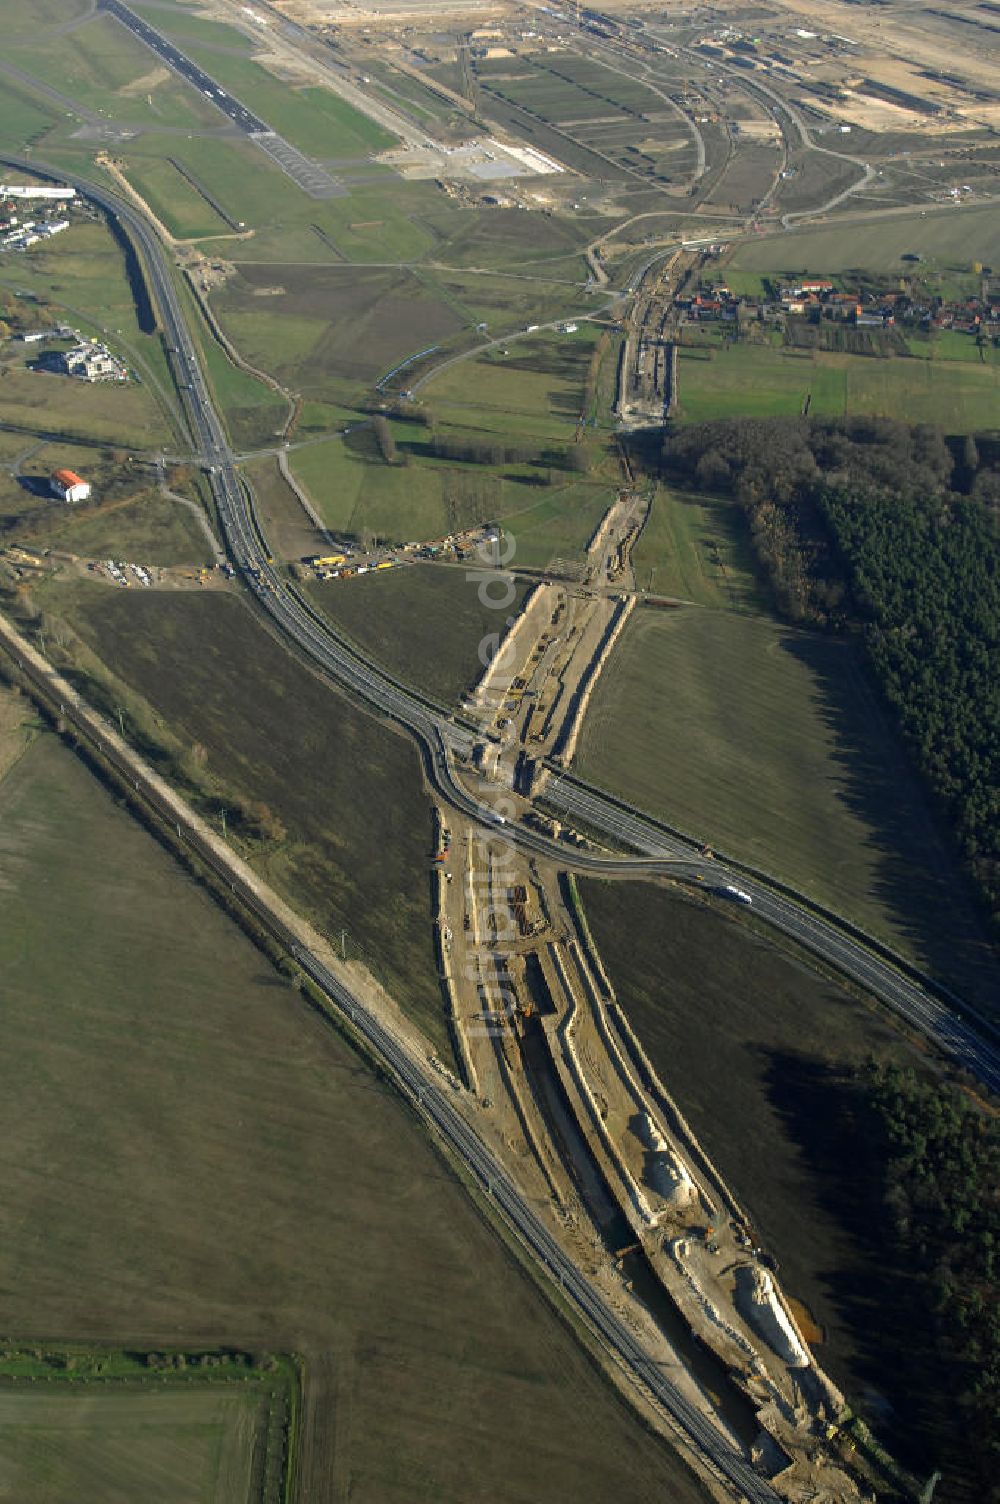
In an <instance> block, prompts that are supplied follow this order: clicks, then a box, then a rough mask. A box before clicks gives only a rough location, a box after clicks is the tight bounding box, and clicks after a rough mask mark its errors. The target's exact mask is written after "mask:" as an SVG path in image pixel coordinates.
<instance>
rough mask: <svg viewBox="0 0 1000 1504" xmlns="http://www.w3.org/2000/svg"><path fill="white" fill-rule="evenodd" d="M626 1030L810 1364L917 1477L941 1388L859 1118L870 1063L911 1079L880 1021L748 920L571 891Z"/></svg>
mask: <svg viewBox="0 0 1000 1504" xmlns="http://www.w3.org/2000/svg"><path fill="white" fill-rule="evenodd" d="M581 891H582V895H583V900H584V907H585V910H586V913H587V917H588V919H589V921H590V925H591V929H592V931H593V934H594V937H595V940H596V942H597V946H598V949H599V950H600V952H601V955H602V957H603V959H604V962H605V964H606V966H607V968H608V971H609V974H610V977H611V980H612V983H613V985H614V986H615V989H616V991H617V995H618V1000H619V1002H620V1003H621V1004H622V1006H623V1007H624V1009H625V1012H626V1013H627V1015H628V1017H629V1019H630V1021H631V1023H632V1024H633V1026H634V1027H635V1029H636V1031H637V1033H638V1034H639V1037H640V1038H641V1040H642V1042H643V1044H644V1046H645V1048H646V1050H647V1051H648V1053H649V1055H650V1058H651V1059H652V1061H653V1064H654V1066H655V1067H656V1068H657V1070H658V1071H659V1074H660V1076H661V1078H662V1079H663V1081H664V1082H665V1084H666V1086H667V1089H668V1090H669V1091H670V1092H672V1093H673V1095H674V1098H675V1100H676V1101H677V1103H678V1105H679V1107H680V1109H681V1111H682V1112H683V1113H684V1115H685V1116H686V1117H687V1119H688V1121H689V1123H690V1124H691V1126H692V1128H693V1130H694V1132H695V1133H696V1134H697V1136H698V1138H699V1140H700V1141H701V1143H702V1144H704V1146H705V1148H706V1149H707V1151H708V1153H709V1154H710V1155H711V1156H712V1158H713V1159H714V1161H715V1163H716V1164H717V1165H718V1166H719V1168H720V1170H721V1172H722V1174H723V1175H724V1176H725V1178H726V1179H727V1181H728V1182H729V1184H730V1186H731V1188H732V1190H733V1191H734V1193H735V1195H736V1196H737V1198H738V1199H739V1200H740V1201H741V1202H742V1204H743V1205H744V1206H745V1207H746V1208H747V1209H748V1211H749V1213H750V1216H751V1218H752V1219H753V1222H754V1224H755V1226H756V1229H757V1231H758V1234H759V1237H760V1239H761V1242H762V1243H763V1245H764V1247H765V1248H767V1249H768V1250H769V1251H770V1252H771V1253H773V1254H774V1255H775V1256H776V1258H777V1259H778V1261H779V1265H780V1270H781V1283H782V1288H783V1289H784V1291H785V1293H786V1294H787V1295H790V1296H792V1297H793V1298H795V1299H797V1300H799V1301H802V1302H803V1303H804V1304H805V1305H806V1307H807V1308H808V1310H809V1311H810V1313H811V1314H812V1316H813V1318H814V1319H815V1321H816V1322H817V1323H818V1324H819V1325H820V1326H821V1327H822V1328H823V1331H824V1336H825V1340H824V1341H823V1342H822V1343H821V1344H819V1345H818V1346H817V1348H816V1355H817V1358H818V1359H819V1361H820V1363H821V1364H823V1366H824V1367H826V1368H827V1369H828V1370H829V1371H830V1372H831V1373H832V1374H833V1376H834V1378H835V1379H836V1380H838V1381H839V1382H840V1383H842V1384H843V1385H844V1386H845V1387H846V1389H847V1394H848V1400H849V1403H850V1404H851V1405H852V1406H857V1407H858V1408H860V1409H861V1411H862V1413H866V1412H867V1413H868V1414H869V1416H871V1417H872V1418H873V1419H874V1420H875V1422H876V1430H877V1431H878V1432H879V1434H882V1433H883V1424H882V1422H883V1416H882V1414H881V1413H880V1411H881V1401H883V1400H885V1401H888V1402H890V1403H891V1404H892V1405H893V1406H894V1407H895V1416H894V1417H893V1419H894V1420H895V1422H896V1424H894V1425H892V1426H891V1428H890V1429H889V1431H888V1436H887V1439H888V1440H889V1441H890V1442H891V1443H892V1444H893V1445H894V1446H896V1445H899V1446H900V1447H901V1448H903V1449H905V1451H906V1453H907V1455H908V1459H909V1461H910V1462H911V1463H915V1464H916V1465H918V1466H919V1467H920V1468H921V1470H922V1471H923V1473H924V1474H925V1475H926V1473H927V1472H928V1471H929V1469H930V1467H931V1466H932V1465H933V1461H934V1450H935V1448H934V1442H933V1440H931V1439H929V1438H930V1437H931V1436H932V1435H933V1431H934V1428H935V1427H936V1425H937V1423H938V1421H939V1419H940V1416H941V1413H942V1411H943V1410H945V1409H946V1408H947V1407H942V1406H941V1405H940V1387H939V1377H938V1376H937V1375H936V1374H934V1373H933V1372H930V1371H929V1368H930V1364H929V1363H928V1362H926V1361H924V1359H923V1357H922V1353H921V1352H920V1350H919V1339H918V1340H917V1341H916V1342H915V1340H914V1326H913V1325H912V1324H911V1313H910V1310H909V1275H908V1271H907V1270H906V1269H905V1268H892V1267H889V1266H887V1264H886V1261H885V1251H884V1243H883V1242H882V1234H881V1228H882V1225H883V1223H882V1218H883V1217H884V1216H885V1212H884V1208H883V1206H882V1185H881V1182H880V1166H879V1163H878V1159H877V1157H876V1156H875V1155H874V1154H873V1145H874V1144H875V1143H877V1137H876V1135H875V1134H874V1133H873V1132H872V1131H871V1128H870V1125H869V1124H868V1122H867V1119H866V1118H864V1117H863V1116H861V1115H860V1113H859V1102H858V1091H857V1079H858V1077H859V1076H860V1075H863V1073H864V1071H865V1069H866V1067H867V1064H868V1061H869V1060H870V1059H872V1058H874V1059H878V1060H888V1059H893V1060H896V1061H900V1062H902V1063H904V1064H914V1065H917V1066H918V1068H919V1056H918V1055H917V1053H916V1052H915V1051H911V1050H910V1049H908V1047H907V1046H906V1045H905V1044H904V1042H903V1041H902V1039H901V1038H900V1037H899V1036H898V1035H897V1034H896V1032H895V1030H894V1029H893V1027H892V1025H891V1024H890V1023H889V1022H888V1020H887V1018H886V1017H885V1016H883V1015H882V1014H880V1013H879V1012H877V1011H870V1010H869V1009H868V1008H866V1007H864V1006H863V1005H862V1004H860V1003H858V1002H856V1001H855V1000H854V999H853V998H851V997H850V996H848V995H847V994H846V993H844V992H842V991H841V990H840V989H839V988H837V987H835V986H834V985H832V984H831V983H829V982H825V981H823V980H822V978H820V977H818V976H816V975H815V974H813V973H812V972H810V971H808V970H806V969H805V968H804V967H802V966H800V965H798V964H796V963H795V962H794V961H792V960H791V959H790V958H787V957H785V956H783V955H782V954H781V953H780V952H778V951H776V950H774V949H773V948H771V947H770V946H769V945H767V944H765V943H764V942H763V941H761V940H760V939H758V938H756V937H755V936H754V935H753V934H752V933H751V931H750V930H749V929H748V928H747V926H746V924H745V923H743V922H741V921H740V920H738V919H735V918H734V917H732V916H730V915H723V914H721V913H719V912H717V911H713V910H711V909H708V908H707V907H705V906H704V905H703V904H702V903H699V902H696V901H693V900H691V899H686V898H683V897H681V896H680V895H679V894H675V893H670V892H667V891H665V890H663V889H657V888H653V887H650V886H647V885H640V884H636V883H617V884H611V883H599V882H591V881H587V882H585V883H583V884H582V885H581Z"/></svg>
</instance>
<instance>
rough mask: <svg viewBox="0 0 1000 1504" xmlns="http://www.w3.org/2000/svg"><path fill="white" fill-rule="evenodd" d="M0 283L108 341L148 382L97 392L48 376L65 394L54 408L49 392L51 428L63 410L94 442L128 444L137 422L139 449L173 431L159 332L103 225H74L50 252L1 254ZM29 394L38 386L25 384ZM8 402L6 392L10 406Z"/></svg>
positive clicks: (47, 248)
mask: <svg viewBox="0 0 1000 1504" xmlns="http://www.w3.org/2000/svg"><path fill="white" fill-rule="evenodd" d="M0 285H2V286H3V287H5V288H7V289H9V290H11V291H12V292H14V293H15V295H17V296H18V297H20V298H29V299H31V298H33V299H38V300H40V301H41V303H42V305H46V306H47V307H51V310H52V315H53V322H55V319H56V318H59V319H60V320H63V319H65V321H66V322H67V323H69V324H71V325H72V326H73V327H74V328H79V329H80V330H81V331H82V333H83V334H85V335H97V336H98V337H100V338H102V339H106V340H107V343H108V345H109V346H110V348H111V349H112V350H114V351H115V352H116V353H118V354H120V355H122V356H123V357H124V359H125V360H126V361H127V362H128V364H129V365H130V367H131V368H132V369H133V370H134V371H135V372H136V374H137V375H138V376H139V378H140V381H141V382H142V385H141V386H137V385H134V384H130V385H128V386H126V387H118V386H115V387H109V386H101V385H98V386H93V387H91V386H88V384H87V383H85V382H82V381H70V380H69V379H65V380H64V379H62V378H58V377H54V376H53V377H45V378H44V380H45V381H46V382H47V383H52V382H55V383H58V384H59V390H60V397H59V401H58V403H56V402H55V401H54V400H53V387H52V385H51V384H49V385H47V387H46V391H47V394H48V396H47V403H48V404H49V413H50V416H49V422H48V423H47V425H46V426H47V427H48V428H57V427H58V418H59V415H60V414H61V413H62V412H63V409H64V406H65V407H66V411H67V414H68V418H69V419H72V420H73V421H75V422H77V424H78V425H79V424H82V425H84V427H83V430H82V431H83V432H85V434H86V436H87V437H88V438H91V439H93V438H95V437H96V438H101V437H102V436H103V435H104V434H106V433H107V434H114V435H115V437H121V438H123V439H125V440H127V438H128V433H127V432H126V431H125V430H126V427H127V425H131V426H132V427H133V428H134V429H135V432H134V435H133V437H134V439H135V442H136V443H137V444H140V443H153V442H155V443H160V442H162V440H163V438H164V437H165V436H166V435H167V433H168V432H169V430H168V427H167V423H168V419H167V418H166V417H165V416H164V411H165V406H164V404H165V403H167V404H169V401H170V400H171V396H172V392H173V388H172V383H171V378H170V373H169V371H168V369H167V364H166V358H165V356H164V354H163V349H162V346H161V344H160V340H159V336H158V335H157V334H156V332H155V331H154V330H152V329H148V328H146V327H144V326H143V325H141V324H140V314H139V311H138V309H137V307H136V300H135V297H134V296H133V291H132V288H131V287H130V285H129V280H128V275H127V271H126V267H125V261H124V257H123V254H122V251H121V249H120V248H119V246H118V244H117V243H116V242H115V241H114V240H113V239H112V237H111V234H110V233H109V231H108V230H107V229H106V227H105V226H104V224H103V223H101V224H86V223H85V224H74V225H72V226H71V227H70V229H68V230H67V231H66V232H65V233H64V234H63V235H60V236H58V237H57V238H56V239H55V240H54V241H52V242H51V244H49V245H47V246H45V248H44V249H41V248H40V247H38V246H33V247H32V248H31V252H30V253H29V254H26V255H14V254H9V255H5V256H0ZM35 379H36V378H34V377H32V380H33V381H34V380H35ZM21 380H23V381H26V380H27V378H21ZM18 390H20V388H18ZM24 390H25V391H26V392H33V391H34V390H35V389H34V387H31V386H25V387H24ZM10 396H11V398H13V396H14V392H13V390H12V392H11V394H10ZM7 401H8V396H7V393H6V389H5V394H4V402H5V405H6V403H7ZM166 410H167V411H169V407H167V409H166ZM113 412H117V413H120V415H121V416H120V419H119V421H118V422H117V424H115V423H114V422H112V413H113ZM116 428H117V432H115V430H116Z"/></svg>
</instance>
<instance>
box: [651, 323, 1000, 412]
mask: <svg viewBox="0 0 1000 1504" xmlns="http://www.w3.org/2000/svg"><path fill="white" fill-rule="evenodd" d="M968 355H969V356H970V357H971V358H970V359H968V360H966V361H950V362H949V363H948V366H947V370H946V372H942V371H940V370H936V369H934V365H933V363H932V362H930V361H927V360H913V359H906V358H905V357H902V358H890V359H888V360H875V359H872V358H870V357H867V356H862V355H842V354H836V353H832V352H827V351H811V352H808V353H806V352H802V351H798V350H796V351H795V352H794V353H793V352H792V351H791V350H785V349H776V348H774V347H772V346H770V345H750V344H736V345H731V346H728V347H725V348H718V349H716V350H715V353H714V355H713V357H712V359H709V360H706V359H704V358H703V357H702V356H700V355H694V354H690V353H686V352H684V351H683V350H682V351H681V357H680V370H679V389H680V407H681V416H682V418H684V419H687V420H690V421H693V422H700V421H702V420H703V419H706V418H728V417H754V418H757V417H772V416H776V415H788V416H794V415H796V414H798V413H800V412H802V410H803V405H804V403H805V400H806V398H807V397H808V398H809V399H810V403H809V414H810V416H811V417H814V418H825V417H838V418H839V417H845V416H847V417H858V416H872V417H876V416H877V417H886V418H902V419H904V420H905V421H907V422H910V423H936V424H940V425H941V426H942V427H944V428H945V429H946V430H947V431H948V432H949V433H969V432H975V431H977V430H980V429H987V428H995V427H996V426H997V423H998V417H997V412H998V399H1000V366H998V365H997V364H995V363H989V364H985V365H984V364H983V363H982V362H981V361H980V360H979V358H978V356H977V354H976V352H975V350H974V349H973V348H972V347H971V344H970V347H969V349H968Z"/></svg>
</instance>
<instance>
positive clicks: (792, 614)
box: [663, 419, 1000, 931]
mask: <svg viewBox="0 0 1000 1504" xmlns="http://www.w3.org/2000/svg"><path fill="white" fill-rule="evenodd" d="M995 447H996V446H995V445H991V444H988V443H987V442H986V441H981V443H980V444H977V443H976V441H975V440H973V439H966V440H964V441H960V442H959V443H958V444H955V443H953V442H951V441H949V440H947V439H945V437H944V436H943V435H942V434H941V433H940V432H939V431H937V430H935V429H930V428H926V427H919V428H911V427H909V426H908V425H906V424H903V423H898V422H895V421H891V420H886V419H867V420H852V421H848V422H844V423H839V424H838V423H832V422H829V421H810V420H808V419H792V420H782V419H777V420H753V421H741V420H734V421H731V422H715V423H706V424H700V425H694V426H692V427H686V428H683V429H680V430H677V431H671V432H668V434H667V436H666V439H665V442H664V448H663V467H664V471H665V473H666V475H667V476H668V478H669V479H670V480H672V481H674V482H675V483H677V484H681V485H685V486H688V487H694V488H695V489H697V490H705V491H712V492H721V493H723V494H728V495H732V496H735V497H736V498H737V500H738V501H739V502H740V504H741V506H742V508H743V510H744V512H745V515H746V519H747V525H748V528H749V531H750V535H751V538H752V541H753V545H754V549H755V551H756V554H757V557H758V559H759V560H760V563H761V565H762V567H763V569H764V571H765V573H766V575H767V577H768V579H769V581H770V584H771V587H772V590H773V594H774V598H775V602H776V605H777V607H778V609H779V610H780V611H781V612H782V613H783V614H784V615H786V616H787V617H788V618H789V619H790V620H793V621H797V622H800V623H803V624H813V625H815V626H816V627H817V628H818V629H822V630H828V631H853V632H857V633H858V634H860V635H861V636H862V638H863V641H864V644H865V648H866V652H867V657H868V661H869V664H870V666H871V669H872V671H873V673H874V676H875V678H876V679H877V681H878V684H879V686H880V688H881V690H882V693H883V694H884V696H885V698H886V700H887V701H888V703H889V705H890V706H891V707H892V710H893V712H894V715H895V718H896V723H897V726H898V728H899V730H900V733H901V735H902V736H903V738H904V740H905V742H906V745H907V747H908V748H909V751H910V754H911V757H912V758H913V761H914V763H915V765H916V766H917V768H918V769H919V771H920V772H921V774H922V775H923V777H924V779H925V781H926V783H927V784H928V785H929V787H930V789H931V790H932V791H933V793H934V794H935V796H936V798H937V800H938V802H939V805H940V807H941V808H942V810H943V811H944V812H945V814H946V816H947V818H948V820H949V823H950V824H951V827H952V829H953V830H954V832H955V836H956V839H957V841H958V845H959V848H960V850H961V852H962V854H963V856H964V858H965V861H966V863H967V865H968V868H969V871H970V873H971V874H972V876H973V878H974V881H975V883H976V885H977V888H978V890H979V892H980V893H981V895H982V896H983V899H984V902H985V904H986V907H987V910H988V912H989V914H990V917H991V921H992V923H993V925H994V927H995V928H996V929H997V930H998V931H1000V673H998V670H997V665H998V662H1000V655H998V648H1000V526H998V524H1000V465H998V464H997V456H996V454H995V453H994V452H992V451H993V450H994V449H995Z"/></svg>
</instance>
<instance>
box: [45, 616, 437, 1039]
mask: <svg viewBox="0 0 1000 1504" xmlns="http://www.w3.org/2000/svg"><path fill="white" fill-rule="evenodd" d="M126 596H127V597H128V599H126V598H125V597H126ZM64 601H65V604H64V606H63V609H64V610H65V613H66V614H67V615H69V616H70V619H71V620H72V621H73V622H74V624H75V625H76V626H77V627H78V630H79V631H80V632H81V633H82V634H83V635H84V637H85V638H86V640H87V641H88V642H90V643H91V645H92V646H93V647H94V648H95V649H96V651H97V652H98V655H99V656H100V657H101V659H102V660H103V661H104V662H105V663H107V665H108V667H109V668H110V669H111V670H112V672H113V673H115V674H117V675H118V676H119V677H120V678H121V679H123V680H124V681H125V683H126V684H128V685H130V686H131V687H132V689H133V690H135V691H136V692H137V693H138V694H140V695H141V696H143V698H144V699H146V700H147V701H148V702H149V703H150V704H151V705H152V707H153V709H154V710H155V711H156V712H157V713H158V714H159V715H160V716H162V718H163V720H164V721H165V722H166V724H167V725H168V726H169V728H170V729H171V730H172V731H173V732H174V733H175V734H177V735H179V736H180V737H181V739H182V741H183V742H184V744H185V745H187V746H190V745H192V744H194V743H197V744H199V745H200V746H202V747H203V748H204V749H205V760H206V768H207V771H208V773H209V774H210V775H211V774H214V775H215V776H216V777H217V778H219V779H221V780H223V782H224V784H225V785H226V786H228V787H229V788H230V789H231V790H233V792H234V793H236V794H241V795H243V797H245V798H248V799H251V800H257V801H260V802H262V803H263V804H265V805H266V806H267V807H268V809H270V810H271V811H272V812H273V813H274V814H275V815H276V816H277V817H278V819H279V820H280V821H281V823H282V825H283V826H284V827H285V831H286V836H285V839H284V840H279V841H277V842H275V843H273V844H272V846H271V848H270V849H269V850H268V851H267V852H266V854H264V855H263V856H260V855H259V854H258V857H257V860H258V861H259V862H260V863H261V865H262V866H263V869H264V870H265V872H266V875H267V877H268V878H269V880H270V881H272V882H273V883H274V884H275V885H276V886H277V887H279V888H280V889H281V890H282V891H283V892H285V893H286V894H287V895H288V897H289V898H290V900H291V901H292V902H293V903H295V904H297V905H298V906H299V907H300V908H301V909H302V910H303V911H304V912H306V913H308V914H309V916H310V917H311V918H312V919H313V920H314V921H315V922H316V924H317V925H318V926H319V928H320V929H321V930H322V931H323V933H325V934H331V935H332V934H337V935H338V936H339V934H340V931H341V929H342V928H346V930H347V939H348V941H349V943H350V947H351V950H352V952H353V953H354V954H356V955H359V956H361V957H362V958H363V959H364V960H365V961H366V962H367V963H368V964H369V965H370V966H371V968H372V969H373V970H374V971H375V972H376V974H377V975H378V976H379V977H380V978H382V979H384V980H385V981H386V984H387V985H388V986H389V988H390V990H391V991H393V992H394V993H396V994H397V995H398V998H399V1001H400V1004H401V1005H402V1006H403V1007H404V1008H405V1009H406V1010H407V1011H408V1012H410V1013H411V1015H412V1016H413V1017H414V1018H415V1019H417V1021H418V1022H419V1023H420V1024H421V1026H422V1027H423V1028H424V1029H425V1030H426V1032H427V1033H428V1035H429V1037H430V1038H432V1039H433V1040H434V1042H435V1045H436V1046H437V1047H438V1048H439V1049H441V1050H442V1051H444V1052H447V1051H448V1050H449V1048H450V1046H449V1043H448V1034H447V1029H446V1026H445V1022H444V1016H443V1002H442V998H441V993H440V989H439V987H438V983H437V973H436V967H435V964H434V959H433V949H432V943H431V940H432V937H431V925H430V913H429V900H428V891H429V889H428V878H427V867H428V859H429V843H430V839H431V831H430V816H429V810H428V806H427V803H426V800H425V798H424V795H423V793H422V791H421V785H420V772H419V763H418V760H417V756H416V753H415V752H414V751H413V750H412V748H411V747H410V745H409V744H408V743H407V742H406V741H404V740H403V739H402V738H401V737H398V736H396V735H395V734H393V733H392V732H390V731H389V730H387V729H385V728H382V727H380V726H379V724H378V722H377V721H375V720H373V719H370V718H369V717H368V716H366V715H364V714H362V712H360V711H358V710H355V709H354V708H353V706H351V705H350V704H349V703H348V702H347V701H346V700H343V699H341V698H340V697H339V696H338V695H336V694H334V693H333V692H332V691H331V690H329V689H328V688H327V687H326V686H325V685H323V684H321V683H320V682H319V680H317V679H315V678H314V677H313V676H312V674H310V673H309V672H308V671H307V670H305V669H303V668H300V667H299V666H298V664H297V663H296V662H295V661H294V660H293V659H291V658H289V657H288V655H287V654H286V653H285V652H284V650H283V649H282V648H281V647H280V646H279V645H278V644H277V643H275V641H274V640H273V639H272V638H271V636H270V635H269V634H268V633H267V632H265V631H264V630H263V629H262V628H261V627H259V626H257V624H256V623H255V621H254V620H253V618H252V616H251V615H250V613H249V612H248V611H247V610H246V609H245V608H244V607H243V606H242V605H241V604H239V603H238V602H236V601H235V600H233V599H231V598H230V597H220V596H192V595H187V594H185V595H183V596H181V595H169V594H156V593H154V592H152V591H148V592H145V593H144V594H143V595H142V596H141V597H139V596H138V595H136V596H135V598H133V592H131V591H116V592H114V593H112V592H110V591H107V592H104V591H98V590H95V589H93V588H90V589H88V588H87V587H86V586H82V587H81V586H78V587H76V588H75V590H73V589H70V588H69V587H66V591H65V595H64ZM237 664H238V665H240V669H239V672H238V673H237V672H234V665H237ZM362 749H363V750H362Z"/></svg>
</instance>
